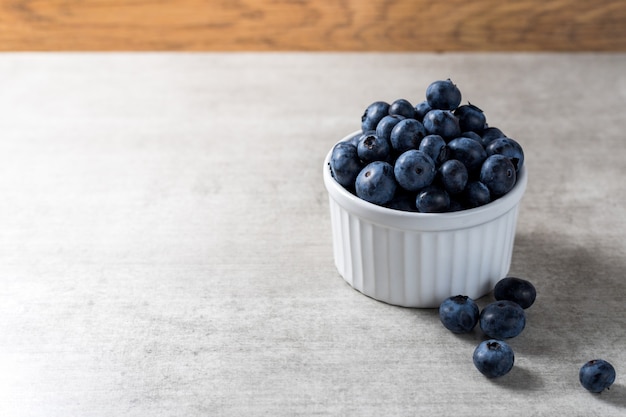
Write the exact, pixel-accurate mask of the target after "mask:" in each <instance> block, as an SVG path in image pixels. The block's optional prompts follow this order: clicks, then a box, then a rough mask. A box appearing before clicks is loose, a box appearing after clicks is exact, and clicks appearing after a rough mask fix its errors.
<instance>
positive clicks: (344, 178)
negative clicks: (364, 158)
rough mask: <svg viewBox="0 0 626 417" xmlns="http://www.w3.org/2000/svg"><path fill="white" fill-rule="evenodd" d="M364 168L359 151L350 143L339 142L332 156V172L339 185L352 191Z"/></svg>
mask: <svg viewBox="0 0 626 417" xmlns="http://www.w3.org/2000/svg"><path fill="white" fill-rule="evenodd" d="M361 168H363V166H362V164H361V161H360V159H359V155H358V153H357V149H356V147H355V146H354V145H352V144H351V143H350V142H339V143H337V144H336V145H335V147H334V148H333V150H332V153H331V155H330V172H331V174H332V176H333V178H334V179H335V181H337V182H338V183H339V184H341V185H342V186H344V187H345V188H348V189H352V188H353V187H354V181H355V180H356V177H357V175H359V172H361Z"/></svg>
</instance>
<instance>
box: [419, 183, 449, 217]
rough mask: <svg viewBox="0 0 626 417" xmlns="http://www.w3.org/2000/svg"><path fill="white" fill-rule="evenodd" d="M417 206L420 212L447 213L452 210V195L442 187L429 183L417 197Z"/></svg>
mask: <svg viewBox="0 0 626 417" xmlns="http://www.w3.org/2000/svg"><path fill="white" fill-rule="evenodd" d="M415 207H416V208H417V211H419V212H420V213H445V212H448V211H450V195H449V194H448V193H447V192H446V190H444V189H443V188H441V187H438V186H436V185H429V186H428V187H425V188H422V189H421V190H420V191H418V193H417V197H415Z"/></svg>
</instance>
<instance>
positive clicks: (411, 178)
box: [393, 149, 437, 191]
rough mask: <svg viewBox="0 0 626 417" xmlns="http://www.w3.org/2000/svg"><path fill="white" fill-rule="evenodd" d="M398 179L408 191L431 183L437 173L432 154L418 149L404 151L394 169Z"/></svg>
mask: <svg viewBox="0 0 626 417" xmlns="http://www.w3.org/2000/svg"><path fill="white" fill-rule="evenodd" d="M393 172H394V175H395V178H396V181H397V182H398V184H400V186H401V187H402V188H404V189H405V190H408V191H417V190H419V189H421V188H424V187H426V186H427V185H430V184H431V183H432V182H433V180H434V179H435V175H436V173H437V171H436V169H435V163H434V162H433V160H432V159H431V157H430V156H428V155H426V154H425V153H424V152H422V151H419V150H417V149H410V150H408V151H406V152H404V153H402V154H401V155H400V156H399V157H398V159H397V160H396V163H395V165H394V169H393Z"/></svg>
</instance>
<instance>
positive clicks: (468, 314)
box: [439, 277, 616, 393]
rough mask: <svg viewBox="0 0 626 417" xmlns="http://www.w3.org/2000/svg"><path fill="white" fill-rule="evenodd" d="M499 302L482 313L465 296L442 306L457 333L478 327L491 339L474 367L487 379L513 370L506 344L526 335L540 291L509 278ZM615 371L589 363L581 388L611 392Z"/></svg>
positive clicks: (500, 287)
mask: <svg viewBox="0 0 626 417" xmlns="http://www.w3.org/2000/svg"><path fill="white" fill-rule="evenodd" d="M493 296H494V298H495V299H496V301H494V302H492V303H489V304H487V305H486V306H485V307H484V308H483V309H482V311H479V308H478V305H477V304H476V302H475V301H474V300H472V299H471V298H469V297H467V296H465V295H456V296H452V297H449V298H447V299H445V300H444V301H443V302H442V303H441V305H440V306H439V319H440V320H441V323H442V324H443V325H444V327H445V328H447V329H448V330H450V331H451V332H453V333H469V332H471V331H472V330H473V329H474V328H475V327H476V325H479V326H480V329H481V330H482V332H483V333H484V334H485V336H486V337H487V339H486V340H484V341H482V342H481V343H480V344H479V345H478V346H477V347H476V348H475V349H474V354H473V357H472V358H473V361H474V366H476V368H477V369H478V370H479V371H480V372H481V373H482V374H483V375H485V376H486V377H488V378H497V377H501V376H504V375H506V374H507V373H509V371H510V370H511V369H512V368H513V364H514V362H515V354H514V352H513V349H512V348H511V346H510V345H509V344H508V343H507V342H506V341H505V340H507V339H511V338H514V337H516V336H518V335H519V334H521V333H522V331H523V330H524V328H525V327H526V313H525V312H524V311H525V310H526V309H527V308H529V307H530V306H531V305H533V303H534V302H535V298H536V296H537V291H536V289H535V287H534V286H533V284H532V283H530V282H529V281H527V280H525V279H522V278H515V277H506V278H503V279H501V280H500V281H498V283H497V284H496V285H495V287H494V289H493ZM615 375H616V374H615V369H614V368H613V366H612V365H611V364H610V363H609V362H607V361H605V360H603V359H594V360H591V361H588V362H587V363H585V364H584V365H583V366H582V367H581V368H580V371H579V380H580V383H581V385H582V386H583V387H584V388H585V389H587V390H589V391H591V392H595V393H599V392H602V391H604V390H605V389H608V388H609V387H610V386H611V385H612V384H613V382H614V381H615Z"/></svg>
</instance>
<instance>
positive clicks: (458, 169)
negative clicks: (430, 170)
mask: <svg viewBox="0 0 626 417" xmlns="http://www.w3.org/2000/svg"><path fill="white" fill-rule="evenodd" d="M437 174H438V178H439V182H440V183H441V185H442V186H443V188H444V189H445V190H446V191H447V192H448V193H450V194H459V193H461V192H462V191H463V190H464V189H465V186H466V185H467V181H468V179H469V176H468V173H467V168H465V165H464V164H463V163H462V162H461V161H459V160H458V159H448V160H447V161H446V162H444V163H443V164H441V166H440V167H439V170H438V171H437Z"/></svg>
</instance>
